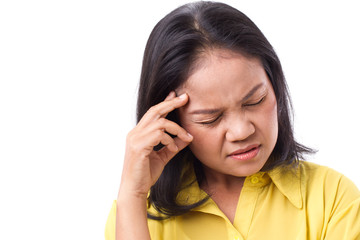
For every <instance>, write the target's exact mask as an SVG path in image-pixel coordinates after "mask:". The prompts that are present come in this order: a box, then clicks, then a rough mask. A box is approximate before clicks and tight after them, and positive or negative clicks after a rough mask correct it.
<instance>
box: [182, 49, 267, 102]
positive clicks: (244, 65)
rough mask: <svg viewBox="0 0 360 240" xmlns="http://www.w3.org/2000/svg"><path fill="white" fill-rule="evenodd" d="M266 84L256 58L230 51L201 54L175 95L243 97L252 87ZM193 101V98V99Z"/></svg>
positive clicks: (221, 50) (263, 71)
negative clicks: (185, 93) (236, 95)
mask: <svg viewBox="0 0 360 240" xmlns="http://www.w3.org/2000/svg"><path fill="white" fill-rule="evenodd" d="M261 82H263V83H264V84H265V85H266V84H268V79H267V75H266V73H265V70H264V68H263V66H262V64H261V61H260V60H259V59H258V58H254V57H245V56H244V55H242V54H240V53H236V52H233V51H230V50H224V49H213V50H208V51H204V52H203V53H202V54H201V55H200V56H199V57H198V59H197V61H196V62H195V64H194V66H193V68H192V70H191V72H190V74H189V77H188V78H187V80H186V81H185V83H184V84H183V85H182V86H181V87H180V88H179V89H178V91H177V92H178V94H181V93H184V92H187V93H188V94H189V95H190V97H191V95H195V96H196V97H199V96H203V97H204V96H208V95H211V96H213V97H226V96H227V95H233V94H238V95H239V94H240V95H241V94H245V92H246V91H248V90H249V88H251V87H252V86H255V85H257V84H259V83H261ZM193 97H194V96H193Z"/></svg>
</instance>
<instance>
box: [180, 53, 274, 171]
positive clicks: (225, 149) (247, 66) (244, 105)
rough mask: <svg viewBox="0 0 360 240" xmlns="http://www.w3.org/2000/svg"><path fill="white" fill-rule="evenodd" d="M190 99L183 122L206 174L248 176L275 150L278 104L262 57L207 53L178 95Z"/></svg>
mask: <svg viewBox="0 0 360 240" xmlns="http://www.w3.org/2000/svg"><path fill="white" fill-rule="evenodd" d="M182 93H187V94H188V96H189V102H188V104H187V105H185V106H184V107H182V108H180V109H179V118H180V124H181V126H182V127H184V128H185V129H186V130H187V131H188V132H189V133H190V134H191V135H193V137H194V139H193V141H192V143H191V144H190V149H191V151H192V152H193V154H194V155H195V156H196V157H197V159H199V160H200V161H201V162H202V163H203V165H204V171H205V174H206V175H207V176H208V175H209V174H213V175H214V174H220V175H229V176H236V177H245V176H249V175H252V174H254V173H256V172H258V171H259V170H260V169H261V168H262V167H263V166H264V164H265V163H266V161H267V159H268V158H269V156H270V154H271V152H272V150H273V149H274V146H275V143H276V140H277V134H278V122H277V105H276V98H275V94H274V90H273V88H272V85H271V83H270V81H269V79H268V77H267V75H266V73H265V70H264V68H263V66H262V64H261V62H260V60H259V59H256V58H247V57H244V56H243V55H240V54H238V53H234V52H231V51H228V50H220V49H219V50H211V51H209V52H207V53H206V54H204V55H202V57H201V58H200V60H199V61H198V62H197V65H196V68H195V70H193V72H192V74H191V75H190V77H189V78H188V79H187V81H186V82H185V84H184V85H183V86H182V87H181V88H179V89H178V90H177V94H182Z"/></svg>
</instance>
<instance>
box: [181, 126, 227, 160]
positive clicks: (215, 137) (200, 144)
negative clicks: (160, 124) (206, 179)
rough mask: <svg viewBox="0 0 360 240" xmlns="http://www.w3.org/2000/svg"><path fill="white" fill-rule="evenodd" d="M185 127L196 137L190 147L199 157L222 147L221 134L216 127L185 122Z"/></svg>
mask: <svg viewBox="0 0 360 240" xmlns="http://www.w3.org/2000/svg"><path fill="white" fill-rule="evenodd" d="M184 128H185V129H186V131H188V132H189V133H190V134H191V135H192V136H193V137H194V138H193V141H192V142H191V144H190V145H189V147H190V149H191V151H192V152H193V153H194V154H195V155H196V156H197V157H198V158H201V157H202V155H204V154H209V153H211V152H217V151H219V148H221V143H220V142H221V140H220V139H221V134H220V133H219V132H218V131H216V129H211V128H206V127H202V126H195V125H192V124H188V125H186V124H185V125H184Z"/></svg>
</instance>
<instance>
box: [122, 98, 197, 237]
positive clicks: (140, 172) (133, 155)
mask: <svg viewBox="0 0 360 240" xmlns="http://www.w3.org/2000/svg"><path fill="white" fill-rule="evenodd" d="M187 101H188V96H187V95H186V94H184V95H182V96H180V97H175V92H171V93H170V94H169V95H168V97H167V98H166V99H165V101H163V102H161V103H159V104H158V105H156V106H153V107H152V108H150V109H149V111H148V112H147V113H146V114H145V115H144V116H143V118H142V119H141V120H140V122H139V123H138V124H137V126H136V127H135V128H134V129H133V130H132V131H130V133H129V134H128V136H127V139H126V151H125V159H124V166H123V172H122V178H121V184H120V189H119V195H118V199H117V213H116V240H132V239H134V240H135V239H136V240H138V239H141V240H145V239H150V234H149V229H148V226H147V208H146V201H147V194H148V192H149V190H150V187H151V186H152V185H153V184H155V182H156V181H157V179H158V178H159V177H160V175H161V172H162V171H163V169H164V167H165V165H166V164H167V163H168V162H169V160H170V159H171V158H172V157H174V156H175V155H176V154H177V153H178V152H179V151H181V150H182V149H183V148H185V147H186V146H187V145H188V144H189V143H190V142H191V141H192V136H191V135H189V134H188V133H187V132H186V130H185V129H183V128H181V127H180V126H179V125H178V124H176V123H174V122H171V121H169V120H167V119H166V118H165V117H166V115H167V114H168V113H169V112H171V111H173V110H175V109H176V108H179V107H182V106H184V105H185V104H186V103H187ZM169 134H171V135H175V136H176V137H175V138H172V137H171V136H170V135H169ZM160 143H161V144H163V145H164V147H163V148H162V149H160V150H159V151H155V150H154V147H155V146H157V145H158V144H160Z"/></svg>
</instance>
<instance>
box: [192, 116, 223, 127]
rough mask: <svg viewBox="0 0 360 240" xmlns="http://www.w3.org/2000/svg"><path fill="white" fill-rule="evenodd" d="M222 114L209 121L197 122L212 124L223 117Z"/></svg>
mask: <svg viewBox="0 0 360 240" xmlns="http://www.w3.org/2000/svg"><path fill="white" fill-rule="evenodd" d="M221 116H222V114H221V115H219V116H218V117H216V118H214V119H211V120H209V121H202V122H197V123H199V124H202V125H211V124H214V123H216V121H218V120H219V119H220V118H221Z"/></svg>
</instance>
